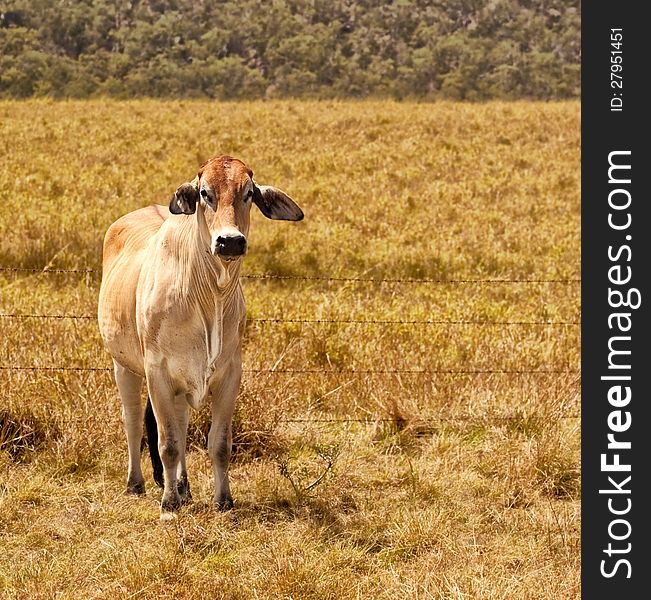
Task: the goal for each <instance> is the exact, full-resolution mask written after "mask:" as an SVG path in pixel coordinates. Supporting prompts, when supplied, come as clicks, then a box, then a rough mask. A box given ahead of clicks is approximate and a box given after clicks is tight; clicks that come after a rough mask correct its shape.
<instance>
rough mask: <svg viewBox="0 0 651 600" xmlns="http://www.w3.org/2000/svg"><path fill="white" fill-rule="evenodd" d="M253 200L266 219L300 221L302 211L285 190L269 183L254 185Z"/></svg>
mask: <svg viewBox="0 0 651 600" xmlns="http://www.w3.org/2000/svg"><path fill="white" fill-rule="evenodd" d="M253 202H255V204H256V206H257V207H258V208H259V209H260V212H262V214H263V215H264V216H265V217H267V218H268V219H275V220H278V221H301V220H302V219H303V211H302V210H301V209H300V207H299V206H298V204H296V202H294V201H293V200H292V199H291V198H290V197H289V196H288V195H287V194H285V192H282V191H281V190H279V189H278V188H275V187H273V186H271V185H254V186H253Z"/></svg>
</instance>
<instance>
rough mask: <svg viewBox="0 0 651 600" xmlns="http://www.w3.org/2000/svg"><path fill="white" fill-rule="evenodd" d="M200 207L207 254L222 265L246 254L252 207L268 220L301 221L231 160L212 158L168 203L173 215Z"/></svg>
mask: <svg viewBox="0 0 651 600" xmlns="http://www.w3.org/2000/svg"><path fill="white" fill-rule="evenodd" d="M197 203H199V204H200V205H201V206H203V208H204V210H203V213H204V217H205V219H206V225H207V226H208V231H209V232H210V238H211V242H210V251H211V252H212V253H213V254H214V255H215V256H218V257H219V258H220V259H222V260H224V261H232V260H237V259H239V258H241V257H242V256H244V254H246V249H247V236H248V235H249V222H250V219H249V216H250V211H251V205H252V204H256V206H258V208H259V209H260V211H261V212H262V214H264V215H265V216H266V217H268V218H269V219H279V220H285V221H300V220H301V219H302V218H303V211H302V210H301V209H300V208H299V207H298V205H297V204H296V203H295V202H294V201H293V200H292V199H291V198H290V197H289V196H288V195H287V194H285V193H284V192H281V191H280V190H279V189H277V188H274V187H271V186H265V185H257V184H256V183H254V181H253V171H251V169H249V168H248V167H247V166H246V165H245V164H244V163H243V162H242V161H241V160H238V159H236V158H231V157H230V156H218V157H216V158H211V159H210V160H209V161H207V162H205V163H204V164H203V165H201V168H200V169H199V173H197V176H196V177H195V179H194V180H193V181H192V182H190V183H184V184H183V185H182V186H180V187H179V188H178V189H177V190H176V193H175V194H174V196H173V197H172V200H171V201H170V212H171V213H172V214H186V215H189V214H193V213H194V212H195V211H196V207H197Z"/></svg>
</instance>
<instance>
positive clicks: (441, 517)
mask: <svg viewBox="0 0 651 600" xmlns="http://www.w3.org/2000/svg"><path fill="white" fill-rule="evenodd" d="M0 144H1V148H2V150H1V151H2V156H3V166H2V170H1V171H0V206H2V210H1V213H0V266H4V267H6V266H15V267H22V268H25V269H42V268H43V267H50V268H52V267H58V268H68V269H75V268H81V269H85V268H90V269H99V267H100V254H101V242H102V237H103V233H104V231H105V230H106V228H107V227H108V226H109V225H110V223H111V222H113V221H114V220H115V219H116V218H117V217H118V216H120V215H121V214H123V213H125V212H127V211H129V210H133V209H135V208H137V207H140V206H143V205H146V204H148V203H152V202H161V203H165V202H166V201H167V200H168V198H169V196H170V195H171V193H172V192H173V190H174V189H175V188H176V187H177V186H178V185H179V184H180V183H182V182H183V181H185V180H187V179H190V178H191V177H192V176H193V174H194V172H195V171H196V167H197V165H198V164H199V163H200V162H202V161H203V160H204V159H206V158H208V157H210V156H212V155H215V154H221V153H225V154H232V155H234V156H237V157H239V158H242V159H243V160H244V161H245V162H246V163H247V164H248V165H249V166H251V167H252V168H253V170H254V171H255V175H256V179H257V180H258V181H259V182H260V183H265V182H266V183H271V184H273V185H276V186H278V187H280V188H282V189H284V190H286V191H287V192H289V193H290V194H291V195H292V196H293V197H294V198H295V199H296V200H297V201H298V202H299V204H301V206H302V207H303V208H304V210H305V213H306V219H305V221H304V222H302V223H298V224H287V223H277V222H271V221H267V220H265V219H264V218H263V217H262V216H260V215H257V214H256V215H254V217H253V223H252V232H251V236H250V242H251V251H250V255H249V256H248V257H247V259H246V262H245V272H247V273H249V274H260V273H273V274H279V275H288V276H303V275H309V276H316V277H351V276H352V277H356V276H357V277H363V278H374V279H382V278H394V279H395V278H399V279H400V278H430V279H436V280H448V281H449V280H455V282H454V283H426V284H418V283H397V282H389V283H369V282H356V281H331V282H328V281H323V280H319V279H312V280H300V279H281V280H264V279H263V280H258V279H247V280H245V281H244V287H245V295H246V298H247V303H248V309H249V310H248V313H249V316H250V317H251V318H252V319H253V320H252V321H251V322H250V323H249V325H248V328H247V333H246V343H245V369H249V370H250V371H255V370H256V369H262V370H264V369H270V368H273V367H274V366H275V367H276V368H277V369H279V370H281V371H282V370H309V371H313V372H309V373H301V374H292V373H287V372H280V373H274V374H270V373H266V372H248V373H247V374H246V376H245V380H244V384H243V389H242V392H241V395H240V399H239V407H238V412H237V417H236V439H235V453H234V460H233V465H232V471H231V472H232V488H233V493H234V498H235V502H236V508H235V509H234V510H233V511H231V512H229V513H226V514H221V513H217V512H215V511H213V509H212V508H211V507H210V505H209V502H210V498H211V486H212V482H211V478H210V473H211V469H210V466H209V461H208V459H207V456H206V453H205V450H204V443H203V442H204V437H205V431H206V421H207V416H206V415H205V414H204V413H198V414H196V415H195V417H194V420H193V422H192V425H191V436H190V454H189V475H190V480H191V484H192V487H193V496H194V498H195V502H194V504H192V505H191V506H189V507H186V508H184V509H183V510H182V511H181V514H180V517H179V519H178V520H176V521H175V522H173V523H170V524H161V523H159V522H158V500H159V492H158V490H157V489H156V488H155V487H154V486H153V482H152V480H151V477H148V481H147V484H148V489H147V496H146V498H133V497H128V496H125V495H124V494H123V490H124V488H125V480H126V443H125V440H124V435H123V433H122V429H121V423H120V409H119V401H118V399H117V396H116V392H115V389H114V386H113V383H112V378H111V376H110V375H109V374H107V373H105V372H101V371H100V372H92V371H91V372H88V371H79V372H75V371H66V372H61V371H16V370H8V369H3V370H0V473H1V477H0V547H1V548H2V552H0V597H2V598H21V599H22V598H30V599H32V598H54V597H60V598H155V597H156V598H160V597H169V598H176V597H177V598H315V599H316V598H319V599H321V598H332V599H340V598H423V599H425V598H436V599H470V598H478V599H498V598H504V599H506V598H517V599H522V598H532V599H533V598H535V599H537V600H538V599H554V600H558V599H561V598H578V596H579V494H580V484H579V420H578V418H577V416H578V411H579V377H578V375H577V374H576V370H577V369H578V368H579V328H578V326H576V324H571V323H573V322H576V321H578V318H579V315H578V313H579V291H580V289H579V285H578V284H577V283H576V282H574V283H528V284H525V283H482V284H480V283H468V282H466V281H467V280H470V279H518V280H521V279H531V280H539V279H563V280H566V279H578V278H579V277H580V270H579V269H580V255H579V215H580V212H579V211H580V207H579V104H578V103H576V102H570V103H497V102H495V103H488V104H481V105H471V104H455V103H436V104H409V103H395V102H289V101H288V102H254V103H214V102H154V101H134V102H109V101H90V102H61V103H54V102H48V101H28V102H0ZM459 280H462V281H463V282H462V281H459ZM98 285H99V275H98V273H96V272H94V273H89V274H87V275H84V274H75V273H72V274H66V273H59V274H53V273H50V274H42V273H32V272H29V271H21V272H6V271H4V272H3V271H0V294H1V301H0V313H3V314H17V313H21V314H33V313H37V314H73V315H78V316H89V317H92V315H93V314H94V311H95V307H96V301H97V292H98ZM263 318H270V319H281V320H284V321H282V322H261V321H256V320H255V319H263ZM287 319H309V320H333V321H337V320H339V321H340V320H349V321H350V320H353V321H354V320H376V321H377V320H380V321H396V320H399V321H405V320H417V321H422V320H435V321H442V323H434V324H422V323H418V324H404V323H398V324H396V323H357V322H348V323H330V322H329V323H313V322H311V323H300V322H286V320H287ZM530 321H534V322H537V323H538V324H535V325H532V324H522V322H530ZM487 322H488V323H487ZM514 322H517V323H518V324H513V323H514ZM540 322H546V324H540ZM496 323H511V324H509V325H504V324H496ZM559 323H566V324H559ZM568 323H569V324H568ZM0 327H1V330H2V335H1V336H0V365H2V366H12V365H13V366H16V365H19V366H79V367H97V366H106V365H108V363H109V361H108V356H107V355H106V353H105V352H104V351H103V349H102V347H101V344H100V341H99V336H98V333H97V327H96V323H95V321H94V319H92V318H88V319H41V318H29V319H27V318H23V319H20V318H15V317H13V318H7V317H2V318H0ZM324 369H331V370H334V371H335V372H334V373H332V372H331V373H322V372H321V371H322V370H324ZM342 369H343V370H344V371H343V372H340V371H341V370H342ZM348 369H353V370H357V371H358V372H356V373H352V372H347V371H346V370H348ZM415 369H416V370H419V369H424V370H430V371H495V370H505V371H509V372H504V373H468V374H459V373H446V372H436V373H427V374H413V373H365V372H364V371H368V370H371V371H387V370H391V371H395V370H415ZM541 370H551V371H563V373H551V374H544V373H513V372H511V371H541ZM359 371H361V372H359ZM351 418H352V419H358V421H355V420H352V421H348V422H340V421H335V422H331V421H329V420H344V419H351ZM288 419H293V421H288ZM330 463H332V466H331V467H330V468H329V469H328V464H330ZM149 473H150V471H149V469H147V470H146V477H147V476H148V474H149ZM324 473H325V475H324ZM322 475H323V477H322V478H321V479H320V480H319V478H320V477H321V476H322ZM317 480H318V481H317ZM315 481H317V483H316V484H315V485H313V486H312V487H311V484H312V483H314V482H315Z"/></svg>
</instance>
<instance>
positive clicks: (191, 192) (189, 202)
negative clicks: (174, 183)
mask: <svg viewBox="0 0 651 600" xmlns="http://www.w3.org/2000/svg"><path fill="white" fill-rule="evenodd" d="M198 201H199V190H198V189H197V186H196V185H194V184H192V183H184V184H183V185H181V186H179V188H178V189H177V190H176V192H174V195H173V196H172V199H171V200H170V212H171V213H172V214H173V215H191V214H193V213H194V211H195V210H197V202H198Z"/></svg>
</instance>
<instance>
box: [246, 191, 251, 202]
mask: <svg viewBox="0 0 651 600" xmlns="http://www.w3.org/2000/svg"><path fill="white" fill-rule="evenodd" d="M252 196H253V190H249V191H248V192H247V193H246V199H247V200H248V199H249V198H251V197H252Z"/></svg>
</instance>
